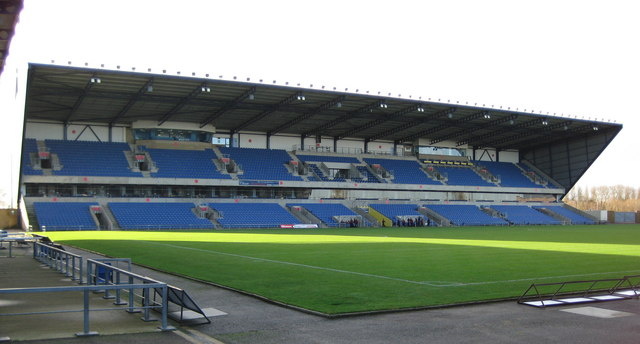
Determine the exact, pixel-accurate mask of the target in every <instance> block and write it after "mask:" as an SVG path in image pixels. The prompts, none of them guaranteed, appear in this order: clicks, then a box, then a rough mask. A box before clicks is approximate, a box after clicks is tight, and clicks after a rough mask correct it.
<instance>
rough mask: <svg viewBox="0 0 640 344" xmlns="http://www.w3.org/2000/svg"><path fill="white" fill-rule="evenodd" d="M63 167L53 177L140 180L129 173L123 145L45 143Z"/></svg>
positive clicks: (74, 142)
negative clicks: (127, 178)
mask: <svg viewBox="0 0 640 344" xmlns="http://www.w3.org/2000/svg"><path fill="white" fill-rule="evenodd" d="M45 145H46V146H47V148H49V151H50V152H51V153H52V154H57V155H58V158H59V160H60V164H61V165H62V169H61V170H60V171H52V173H53V175H56V176H95V177H142V173H140V172H132V171H131V170H130V169H129V163H128V162H127V158H126V156H125V154H124V152H125V151H129V150H131V149H130V147H129V145H128V144H126V143H124V142H94V141H64V140H45Z"/></svg>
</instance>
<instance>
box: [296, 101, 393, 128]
mask: <svg viewBox="0 0 640 344" xmlns="http://www.w3.org/2000/svg"><path fill="white" fill-rule="evenodd" d="M382 104H384V101H382V100H376V101H375V102H373V103H370V104H368V105H365V106H363V107H361V108H359V109H357V110H355V111H350V112H347V113H345V114H344V116H340V117H338V118H336V119H334V120H332V121H329V122H327V123H325V124H323V125H321V126H318V127H315V128H313V129H311V130H309V131H307V132H306V133H304V135H310V134H319V133H320V132H321V131H322V130H325V129H329V128H331V127H333V126H335V125H336V124H339V123H341V122H343V121H344V120H345V119H349V118H350V117H352V116H356V115H359V114H366V113H370V112H373V110H375V109H379V108H380V106H382Z"/></svg>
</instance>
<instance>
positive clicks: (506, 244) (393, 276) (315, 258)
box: [46, 225, 640, 314]
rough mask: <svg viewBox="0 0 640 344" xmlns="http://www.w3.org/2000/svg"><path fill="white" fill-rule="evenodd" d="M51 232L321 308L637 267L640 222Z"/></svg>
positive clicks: (399, 301)
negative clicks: (562, 224) (556, 224)
mask: <svg viewBox="0 0 640 344" xmlns="http://www.w3.org/2000/svg"><path fill="white" fill-rule="evenodd" d="M46 234H47V235H48V236H49V237H50V238H51V239H52V240H54V241H57V242H61V243H64V244H69V245H73V246H77V247H81V248H86V249H90V250H93V251H97V252H102V253H104V254H106V255H109V256H112V257H130V258H132V260H133V262H134V263H138V264H143V265H147V266H150V267H154V268H157V269H160V270H164V271H168V272H175V273H178V274H181V275H187V276H191V277H195V278H198V279H202V280H207V281H211V282H215V283H218V284H221V285H225V286H229V287H233V288H236V289H240V290H244V291H247V292H250V293H254V294H259V295H262V296H264V297H266V298H269V299H272V300H276V301H279V302H283V303H286V304H291V305H295V306H298V307H303V308H307V309H311V310H315V311H319V312H323V313H328V314H339V313H349V312H359V311H369V310H386V309H399V308H408V307H420V306H436V305H445V304H455V303H463V302H472V301H479V300H491V299H498V298H506V297H516V296H519V295H521V294H522V293H523V292H524V290H525V289H526V288H527V287H528V286H529V285H530V284H531V283H533V282H537V283H545V282H555V281H565V280H585V279H599V278H611V277H622V276H624V275H633V274H640V235H638V234H640V226H639V225H609V226H549V227H547V226H536V227H511V228H508V227H466V228H439V229H424V228H376V229H371V228H356V229H309V230H246V231H217V232H202V231H201V232H176V231H173V232H129V231H122V232H119V231H100V232H87V231H85V232H48V233H46Z"/></svg>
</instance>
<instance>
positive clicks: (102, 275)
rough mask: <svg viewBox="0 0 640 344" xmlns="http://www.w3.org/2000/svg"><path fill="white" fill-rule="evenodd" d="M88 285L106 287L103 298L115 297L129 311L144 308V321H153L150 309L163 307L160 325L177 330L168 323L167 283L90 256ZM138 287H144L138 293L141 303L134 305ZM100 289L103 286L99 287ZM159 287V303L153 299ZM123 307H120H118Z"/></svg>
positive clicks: (164, 329) (134, 311) (161, 308)
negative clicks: (111, 293) (111, 292)
mask: <svg viewBox="0 0 640 344" xmlns="http://www.w3.org/2000/svg"><path fill="white" fill-rule="evenodd" d="M86 280H87V284H88V285H94V286H103V287H104V298H105V299H111V298H113V299H115V301H114V304H115V305H126V310H127V312H129V313H136V312H138V311H139V310H142V312H143V314H144V315H143V317H142V320H144V321H153V320H155V319H152V318H151V316H150V313H149V311H150V310H152V309H158V308H159V309H160V313H161V327H160V329H161V330H163V331H170V330H174V328H173V327H171V326H168V325H167V312H168V309H169V305H168V297H167V295H168V290H167V284H166V283H163V282H160V281H156V280H154V279H151V278H149V277H145V276H141V275H138V274H135V273H133V272H130V271H126V270H124V269H121V268H118V267H115V266H111V265H109V264H108V263H106V262H101V261H98V260H94V259H87V277H86ZM136 289H142V294H141V295H138V296H139V297H140V300H141V304H142V305H141V306H136V305H135V300H136V296H137V295H136V294H135V290H136ZM96 290H98V291H100V290H102V289H99V288H98V289H96ZM110 290H114V291H115V296H111V295H110ZM154 290H158V291H159V294H160V297H161V300H160V303H158V302H155V301H153V300H152V293H153V292H154ZM122 292H125V293H128V297H127V301H124V299H123V298H122V297H121V296H122ZM118 309H121V308H118Z"/></svg>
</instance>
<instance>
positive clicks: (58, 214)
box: [33, 202, 98, 231]
mask: <svg viewBox="0 0 640 344" xmlns="http://www.w3.org/2000/svg"><path fill="white" fill-rule="evenodd" d="M92 205H98V203H95V202H34V203H33V208H34V210H35V212H36V218H37V219H38V225H39V226H40V230H43V229H45V228H46V230H47V231H64V230H70V231H79V230H97V229H98V227H97V225H96V222H95V221H94V220H93V217H92V216H91V210H90V207H91V206H92Z"/></svg>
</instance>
